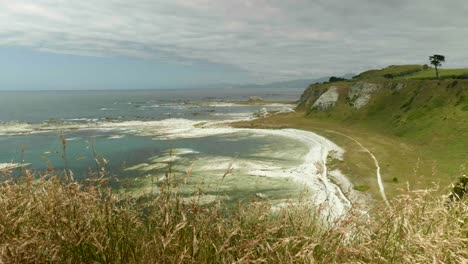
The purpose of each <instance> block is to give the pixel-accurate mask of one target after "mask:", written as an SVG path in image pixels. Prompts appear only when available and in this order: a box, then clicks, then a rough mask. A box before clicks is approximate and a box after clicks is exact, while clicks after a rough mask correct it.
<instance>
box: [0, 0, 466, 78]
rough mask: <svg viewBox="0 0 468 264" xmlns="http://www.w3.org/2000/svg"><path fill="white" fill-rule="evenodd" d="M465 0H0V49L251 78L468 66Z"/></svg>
mask: <svg viewBox="0 0 468 264" xmlns="http://www.w3.org/2000/svg"><path fill="white" fill-rule="evenodd" d="M466 14H468V5H467V4H466V0H447V1H440V0H438V1H436V0H412V1H406V0H391V1H389V0H373V1H372V0H354V1H342V0H341V1H340V0H313V1H312V0H309V1H307V0H288V1H284V0H281V1H280V0H272V1H267V0H239V1H232V0H158V1H153V0H151V1H150V0H134V1H128V0H106V1H103V0H93V1H64V0H62V1H60V0H34V1H32V0H30V1H24V0H11V1H10V0H0V45H3V46H13V47H16V46H21V47H28V48H32V49H36V50H43V51H50V52H55V53H67V54H75V55H86V56H103V57H109V56H126V57H136V58H142V59H149V60H157V61H159V62H161V61H163V62H164V61H167V62H171V63H174V62H177V63H182V64H186V63H193V62H194V61H201V62H204V63H212V64H224V65H230V66H233V67H234V68H238V69H240V70H243V71H247V72H249V73H250V74H251V76H252V80H255V81H259V82H262V81H265V82H266V81H275V80H285V79H295V78H313V77H320V76H324V75H329V74H341V73H347V72H359V71H360V70H363V69H367V68H369V67H381V66H385V65H388V64H402V63H425V62H426V59H427V57H428V56H429V55H431V54H433V53H441V54H444V55H446V56H447V66H452V67H457V66H467V65H464V63H465V64H466V63H467V62H468V52H467V49H466V43H467V42H468V16H466Z"/></svg>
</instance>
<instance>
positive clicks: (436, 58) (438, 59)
mask: <svg viewBox="0 0 468 264" xmlns="http://www.w3.org/2000/svg"><path fill="white" fill-rule="evenodd" d="M429 61H430V62H431V64H432V65H434V67H435V70H436V78H437V79H439V69H438V68H437V67H439V66H442V62H445V56H443V55H437V54H434V55H432V56H429Z"/></svg>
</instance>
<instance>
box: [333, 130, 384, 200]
mask: <svg viewBox="0 0 468 264" xmlns="http://www.w3.org/2000/svg"><path fill="white" fill-rule="evenodd" d="M325 131H327V132H329V133H334V134H338V135H341V136H344V137H346V138H349V139H351V140H352V141H354V142H355V143H356V144H358V145H359V146H360V147H361V148H362V149H363V150H364V151H365V152H367V153H368V154H369V156H370V157H371V158H372V159H373V160H374V164H375V167H376V168H377V169H376V176H377V183H378V185H379V190H380V195H381V196H382V199H383V200H384V202H385V204H386V205H387V206H388V207H390V203H389V202H388V199H387V196H386V195H385V187H384V185H383V182H382V175H381V174H380V165H379V161H378V160H377V158H376V157H375V156H374V154H373V153H372V152H371V151H370V150H369V149H368V148H366V147H364V145H362V144H361V142H359V141H357V140H356V139H355V138H353V137H350V136H348V135H346V134H343V133H340V132H337V131H333V130H325Z"/></svg>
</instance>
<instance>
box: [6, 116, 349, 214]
mask: <svg viewBox="0 0 468 264" xmlns="http://www.w3.org/2000/svg"><path fill="white" fill-rule="evenodd" d="M252 120H255V118H253V117H248V116H243V117H237V118H234V119H226V120H222V121H219V120H188V119H164V120H160V121H141V120H135V121H123V122H109V121H107V122H106V121H104V122H88V123H65V122H64V123H53V124H47V123H45V124H44V123H43V124H26V123H24V124H20V125H18V124H11V126H3V127H2V129H0V134H7V135H8V134H10V135H11V134H16V133H17V134H29V133H31V134H33V133H40V132H54V131H60V130H93V129H95V130H116V131H118V132H119V133H122V134H125V133H129V134H134V135H140V136H148V137H157V138H164V139H186V138H202V137H207V136H214V135H226V134H235V133H243V132H247V133H254V134H259V135H273V136H281V137H287V138H290V139H294V140H297V141H299V142H301V143H302V144H304V145H305V146H307V148H308V153H307V154H306V155H305V157H303V163H302V164H300V165H299V166H294V167H291V168H288V169H286V170H285V169H284V168H274V167H272V168H262V167H260V168H255V167H253V168H251V169H250V170H249V171H248V174H249V175H252V176H259V177H273V178H290V179H293V180H294V181H296V182H298V183H300V184H304V185H305V186H307V188H308V189H309V190H311V203H312V204H313V205H314V206H317V207H319V208H321V209H322V210H321V212H322V213H323V215H324V216H326V218H327V220H328V221H330V222H333V221H335V220H337V219H339V218H340V217H341V216H343V215H345V214H346V212H347V211H348V210H349V209H350V208H351V206H352V202H351V201H350V200H349V198H348V197H347V194H345V193H344V191H343V190H342V186H345V185H346V184H347V185H349V184H350V183H344V182H343V183H342V182H341V181H340V178H339V177H333V178H331V177H330V175H331V174H332V173H335V174H336V173H337V172H336V171H330V169H329V168H328V166H327V160H328V159H329V158H333V159H338V160H342V159H343V154H344V150H343V149H342V148H340V147H339V146H337V145H336V144H335V143H333V142H332V141H330V140H329V139H327V138H325V137H323V136H320V135H318V134H316V133H313V132H309V131H305V130H298V129H258V128H235V127H232V126H231V124H232V123H233V122H238V121H252ZM233 165H234V166H236V164H235V161H234V164H233ZM348 189H351V188H348Z"/></svg>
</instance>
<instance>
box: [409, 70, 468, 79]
mask: <svg viewBox="0 0 468 264" xmlns="http://www.w3.org/2000/svg"><path fill="white" fill-rule="evenodd" d="M435 76H436V72H435V69H434V68H428V69H426V70H422V71H419V72H416V73H414V74H410V75H407V76H403V77H402V78H403V79H434V77H435ZM439 77H440V78H441V79H468V68H461V69H444V68H441V69H439Z"/></svg>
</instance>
